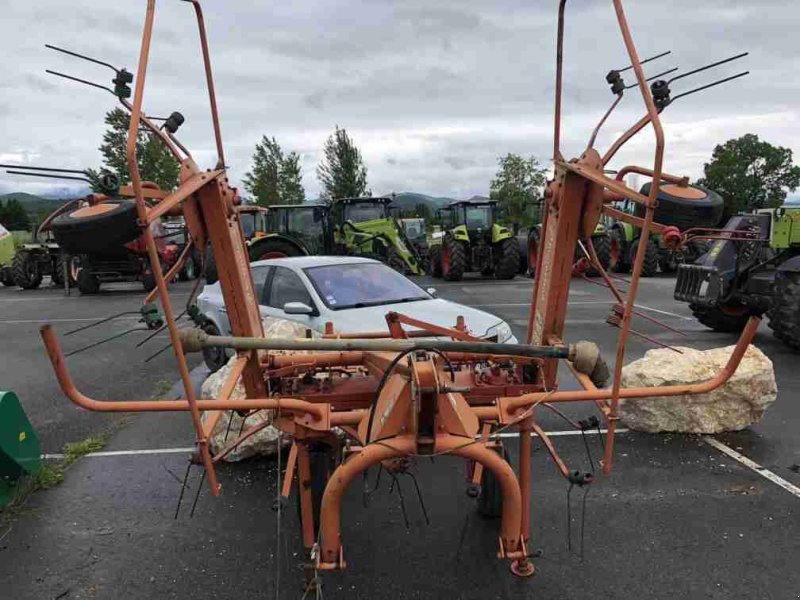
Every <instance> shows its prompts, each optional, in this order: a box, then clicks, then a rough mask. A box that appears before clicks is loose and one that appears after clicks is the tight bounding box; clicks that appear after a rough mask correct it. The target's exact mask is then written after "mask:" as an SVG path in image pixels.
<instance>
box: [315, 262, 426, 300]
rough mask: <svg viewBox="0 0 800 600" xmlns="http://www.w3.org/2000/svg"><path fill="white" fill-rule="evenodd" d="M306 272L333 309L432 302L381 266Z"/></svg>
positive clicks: (327, 267) (354, 265)
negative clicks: (422, 301)
mask: <svg viewBox="0 0 800 600" xmlns="http://www.w3.org/2000/svg"><path fill="white" fill-rule="evenodd" d="M305 273H306V275H307V276H308V278H309V279H310V280H311V283H312V284H313V286H314V288H315V289H316V290H317V293H318V294H319V296H320V298H322V301H323V302H324V303H325V305H326V306H327V307H328V308H330V309H331V310H342V309H345V308H362V307H365V306H380V305H383V304H397V303H400V302H414V301H416V300H430V295H428V293H426V292H425V291H424V290H423V289H422V288H420V287H419V286H417V285H416V284H414V283H413V282H411V281H410V280H409V279H407V278H406V277H405V276H403V275H401V274H400V273H398V272H397V271H395V270H394V269H391V268H389V267H387V266H386V265H384V264H380V263H350V264H338V265H325V266H320V267H309V268H307V269H305Z"/></svg>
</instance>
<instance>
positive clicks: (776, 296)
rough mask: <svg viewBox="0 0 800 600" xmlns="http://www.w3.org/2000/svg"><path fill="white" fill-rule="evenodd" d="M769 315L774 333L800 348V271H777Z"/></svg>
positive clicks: (792, 345) (787, 342)
mask: <svg viewBox="0 0 800 600" xmlns="http://www.w3.org/2000/svg"><path fill="white" fill-rule="evenodd" d="M767 316H768V317H769V327H770V329H772V335H774V336H775V337H776V338H777V339H779V340H780V341H782V342H783V343H784V344H786V345H787V346H789V348H792V349H793V350H800V273H793V272H790V271H777V272H776V273H775V282H774V283H773V300H772V307H771V308H770V310H769V312H768V313H767Z"/></svg>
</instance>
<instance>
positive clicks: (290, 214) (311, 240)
mask: <svg viewBox="0 0 800 600" xmlns="http://www.w3.org/2000/svg"><path fill="white" fill-rule="evenodd" d="M267 231H269V232H270V233H280V234H282V235H284V236H286V237H289V238H291V239H293V240H296V241H297V242H299V243H300V244H301V245H302V247H303V248H304V249H305V252H306V253H307V254H327V253H328V248H329V247H330V239H329V238H330V230H329V227H328V207H327V206H326V205H324V204H278V205H273V206H270V207H269V212H268V213H267Z"/></svg>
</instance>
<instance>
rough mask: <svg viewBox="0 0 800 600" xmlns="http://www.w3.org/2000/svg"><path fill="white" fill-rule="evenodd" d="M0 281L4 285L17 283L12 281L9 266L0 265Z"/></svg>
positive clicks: (8, 285) (12, 276)
mask: <svg viewBox="0 0 800 600" xmlns="http://www.w3.org/2000/svg"><path fill="white" fill-rule="evenodd" d="M0 282H2V283H3V285H4V286H6V287H13V286H15V285H17V284H16V283H14V275H13V274H12V272H11V267H0Z"/></svg>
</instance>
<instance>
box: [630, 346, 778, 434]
mask: <svg viewBox="0 0 800 600" xmlns="http://www.w3.org/2000/svg"><path fill="white" fill-rule="evenodd" d="M679 349H680V350H681V351H682V352H683V354H678V353H676V352H673V351H672V350H670V349H667V348H663V349H661V348H660V349H657V350H649V351H648V352H647V353H646V354H645V355H644V357H643V358H640V359H639V360H636V361H634V362H632V363H630V364H629V365H626V366H625V367H623V369H622V387H653V386H662V385H678V384H691V383H699V382H702V381H706V380H708V379H711V378H712V377H713V376H714V375H716V374H717V373H718V372H719V371H720V370H722V368H723V366H724V365H725V364H726V363H727V362H728V358H729V357H730V354H731V352H732V351H733V346H728V347H727V348H712V349H711V350H695V349H693V348H679ZM776 397H777V385H776V383H775V373H774V371H773V369H772V361H771V360H770V359H769V358H767V356H766V355H765V354H764V353H763V352H761V350H759V349H758V348H756V347H755V346H752V345H751V346H750V347H748V349H747V351H746V352H745V355H744V357H743V358H742V362H741V363H740V365H739V368H738V369H737V370H736V372H735V373H734V374H733V376H732V377H731V378H730V379H729V380H728V381H727V382H726V383H725V384H724V385H722V386H721V387H719V388H717V389H716V390H714V391H712V392H708V393H706V394H699V395H692V396H670V397H652V398H644V399H636V400H630V399H629V400H622V401H621V402H620V418H621V420H622V422H623V423H624V424H625V425H626V426H627V427H629V428H630V429H635V430H637V431H647V432H650V433H657V432H659V431H674V432H683V433H719V432H722V431H738V430H740V429H744V428H746V427H748V426H750V425H752V424H753V423H756V422H758V421H759V420H760V419H761V415H763V414H764V411H765V410H766V409H767V407H768V406H769V405H770V404H772V403H773V402H774V401H775V398H776Z"/></svg>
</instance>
